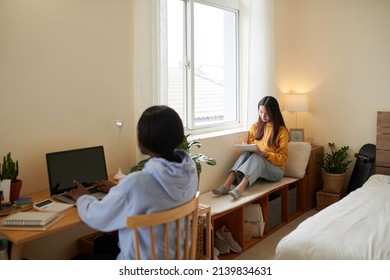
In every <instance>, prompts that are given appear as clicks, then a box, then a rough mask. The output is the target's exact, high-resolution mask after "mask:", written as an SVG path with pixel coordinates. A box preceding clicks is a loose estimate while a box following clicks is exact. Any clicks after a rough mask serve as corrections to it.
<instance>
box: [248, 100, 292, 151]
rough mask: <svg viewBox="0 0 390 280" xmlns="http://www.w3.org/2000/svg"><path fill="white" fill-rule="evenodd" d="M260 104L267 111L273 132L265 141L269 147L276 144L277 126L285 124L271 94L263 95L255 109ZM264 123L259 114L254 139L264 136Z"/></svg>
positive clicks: (258, 107) (277, 104)
mask: <svg viewBox="0 0 390 280" xmlns="http://www.w3.org/2000/svg"><path fill="white" fill-rule="evenodd" d="M260 106H264V107H265V109H266V110H267V113H268V115H269V117H270V119H271V121H272V125H273V132H272V134H271V137H270V138H269V139H268V142H267V145H268V146H269V147H272V146H275V144H276V138H277V137H278V133H279V128H280V127H281V126H284V127H285V126H286V125H285V124H284V119H283V116H282V112H281V111H280V108H279V103H278V101H277V100H276V98H275V97H272V96H265V97H263V98H262V99H261V100H260V101H259V104H258V105H257V110H259V109H260ZM265 125H266V123H265V122H263V120H262V119H261V118H260V116H259V120H258V121H257V127H258V130H257V134H256V135H255V139H256V140H260V139H262V138H263V137H264V132H265Z"/></svg>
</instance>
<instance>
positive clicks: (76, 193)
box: [66, 181, 90, 201]
mask: <svg viewBox="0 0 390 280" xmlns="http://www.w3.org/2000/svg"><path fill="white" fill-rule="evenodd" d="M73 182H74V183H75V185H76V188H74V189H72V190H70V191H69V192H66V194H67V195H69V196H70V197H72V198H73V199H74V200H76V201H77V199H79V197H80V196H82V195H85V194H90V192H89V190H87V189H86V188H85V187H84V186H83V185H82V184H81V183H80V182H78V181H73Z"/></svg>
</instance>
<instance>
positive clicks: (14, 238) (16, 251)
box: [0, 191, 82, 260]
mask: <svg viewBox="0 0 390 280" xmlns="http://www.w3.org/2000/svg"><path fill="white" fill-rule="evenodd" d="M27 196H30V197H32V199H33V201H40V200H43V199H46V198H48V197H50V194H49V192H48V191H43V192H38V193H34V194H30V195H27ZM30 211H32V210H30ZM63 213H64V214H65V216H64V217H63V218H62V219H61V220H59V221H58V222H57V223H56V224H54V225H53V226H51V227H50V228H49V229H48V230H45V231H28V230H20V231H19V230H1V231H0V234H2V235H3V236H4V237H5V238H7V239H8V240H9V241H11V242H12V248H11V256H10V259H11V260H18V259H21V258H22V253H23V247H24V244H25V243H26V242H29V241H32V240H35V239H38V238H42V237H44V236H48V235H50V234H53V233H55V232H59V231H62V230H65V229H68V228H71V227H74V226H76V225H79V224H81V223H82V221H81V220H80V218H79V215H78V214H77V209H76V207H73V208H71V209H68V210H66V211H65V212H63Z"/></svg>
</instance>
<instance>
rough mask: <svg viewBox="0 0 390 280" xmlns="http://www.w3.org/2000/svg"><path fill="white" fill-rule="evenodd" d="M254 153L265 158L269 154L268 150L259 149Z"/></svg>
mask: <svg viewBox="0 0 390 280" xmlns="http://www.w3.org/2000/svg"><path fill="white" fill-rule="evenodd" d="M255 153H256V154H258V155H259V156H262V157H264V158H267V157H268V156H269V153H268V152H266V151H263V150H260V149H259V150H258V151H256V152H255Z"/></svg>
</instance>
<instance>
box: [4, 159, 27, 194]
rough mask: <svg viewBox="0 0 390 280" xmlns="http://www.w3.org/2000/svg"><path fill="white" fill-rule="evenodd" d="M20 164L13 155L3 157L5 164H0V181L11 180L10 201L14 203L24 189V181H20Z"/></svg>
mask: <svg viewBox="0 0 390 280" xmlns="http://www.w3.org/2000/svg"><path fill="white" fill-rule="evenodd" d="M18 175H19V162H18V161H14V160H13V159H12V157H11V153H8V154H7V156H4V157H3V164H0V180H1V181H3V180H10V181H11V185H10V195H9V200H10V201H11V202H14V201H15V200H17V199H18V198H19V195H20V190H21V189H22V180H19V179H18Z"/></svg>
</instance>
